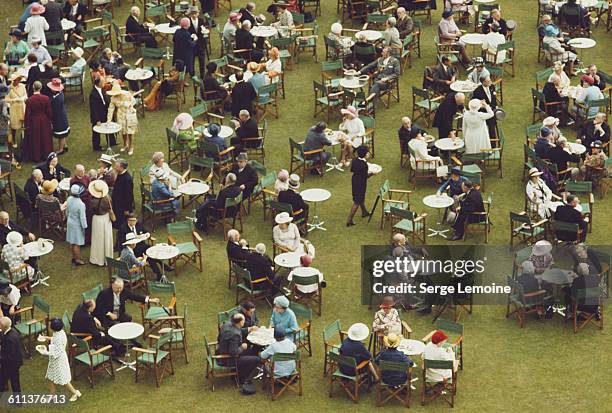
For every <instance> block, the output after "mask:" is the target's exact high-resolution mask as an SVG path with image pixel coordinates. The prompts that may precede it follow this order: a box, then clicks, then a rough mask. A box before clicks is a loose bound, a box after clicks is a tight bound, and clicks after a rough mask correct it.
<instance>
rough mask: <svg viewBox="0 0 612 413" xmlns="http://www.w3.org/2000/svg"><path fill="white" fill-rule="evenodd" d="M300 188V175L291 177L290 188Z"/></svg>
mask: <svg viewBox="0 0 612 413" xmlns="http://www.w3.org/2000/svg"><path fill="white" fill-rule="evenodd" d="M299 187H300V176H299V175H298V174H291V175H289V188H291V189H298V188H299Z"/></svg>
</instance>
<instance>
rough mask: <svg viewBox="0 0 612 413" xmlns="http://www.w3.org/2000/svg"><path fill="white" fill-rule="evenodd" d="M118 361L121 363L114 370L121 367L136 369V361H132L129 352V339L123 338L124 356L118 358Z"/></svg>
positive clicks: (121, 368) (119, 369)
mask: <svg viewBox="0 0 612 413" xmlns="http://www.w3.org/2000/svg"><path fill="white" fill-rule="evenodd" d="M119 363H121V364H122V366H121V367H119V368H118V369H117V370H116V371H121V370H123V369H132V370H134V371H136V367H134V365H135V364H136V361H132V354H131V353H130V340H125V356H124V357H123V360H121V359H119Z"/></svg>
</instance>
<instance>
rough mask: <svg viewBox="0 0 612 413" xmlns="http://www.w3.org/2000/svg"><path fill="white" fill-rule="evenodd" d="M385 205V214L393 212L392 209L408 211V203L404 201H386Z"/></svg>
mask: <svg viewBox="0 0 612 413" xmlns="http://www.w3.org/2000/svg"><path fill="white" fill-rule="evenodd" d="M383 205H384V207H383V210H384V211H385V213H387V212H391V207H393V208H400V209H406V208H407V207H408V203H407V202H404V201H385V202H384V203H383Z"/></svg>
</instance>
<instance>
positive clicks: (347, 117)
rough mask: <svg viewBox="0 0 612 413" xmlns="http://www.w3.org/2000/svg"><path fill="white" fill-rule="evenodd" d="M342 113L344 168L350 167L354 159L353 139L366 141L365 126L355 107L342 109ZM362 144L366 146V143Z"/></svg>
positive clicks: (341, 161) (341, 140) (342, 159)
mask: <svg viewBox="0 0 612 413" xmlns="http://www.w3.org/2000/svg"><path fill="white" fill-rule="evenodd" d="M340 112H341V113H342V115H343V117H342V123H341V124H340V127H339V128H338V129H340V132H342V134H341V136H340V145H341V146H342V155H341V157H340V163H341V164H342V163H344V166H349V165H350V164H351V159H352V158H353V147H354V146H353V139H355V138H362V139H364V140H365V126H364V125H363V121H362V120H361V119H359V114H358V112H357V109H355V107H354V106H349V107H347V108H346V109H340ZM362 143H363V144H365V142H362ZM357 146H359V145H357Z"/></svg>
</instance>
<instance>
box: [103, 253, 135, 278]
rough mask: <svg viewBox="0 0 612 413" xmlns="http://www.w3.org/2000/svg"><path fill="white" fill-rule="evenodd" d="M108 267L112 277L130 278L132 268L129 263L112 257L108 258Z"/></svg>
mask: <svg viewBox="0 0 612 413" xmlns="http://www.w3.org/2000/svg"><path fill="white" fill-rule="evenodd" d="M106 265H107V266H108V270H109V272H110V275H111V277H121V278H123V279H127V278H128V277H129V276H130V274H129V272H130V268H129V267H128V265H127V262H124V261H121V260H116V259H114V258H112V257H106Z"/></svg>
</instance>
